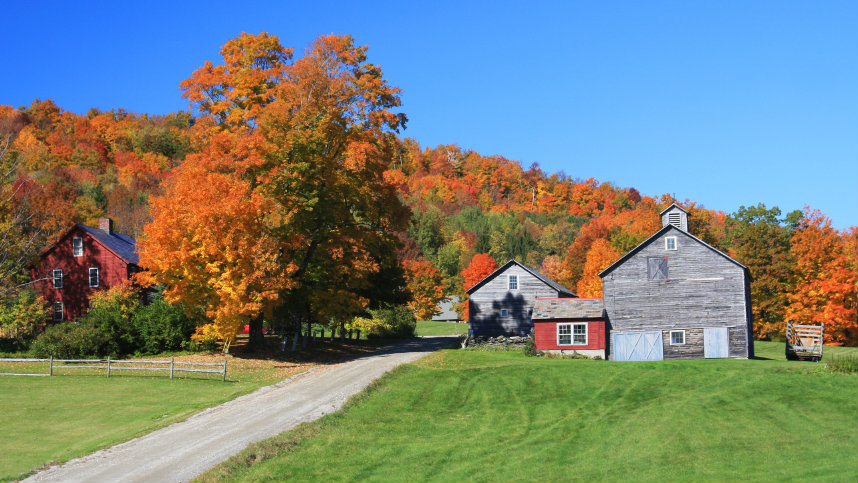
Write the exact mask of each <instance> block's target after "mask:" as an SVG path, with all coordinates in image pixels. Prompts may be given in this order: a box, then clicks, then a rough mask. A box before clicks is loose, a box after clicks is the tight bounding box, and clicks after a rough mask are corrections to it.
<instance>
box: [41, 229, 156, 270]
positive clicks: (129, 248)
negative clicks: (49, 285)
mask: <svg viewBox="0 0 858 483" xmlns="http://www.w3.org/2000/svg"><path fill="white" fill-rule="evenodd" d="M75 228H80V229H81V230H83V231H85V232H86V233H88V234H89V235H90V236H91V237H93V238H94V239H95V240H96V241H97V242H98V243H99V244H101V245H102V246H104V247H105V248H107V249H108V250H109V251H111V252H113V253H114V254H115V255H116V256H118V257H119V258H121V259H122V260H123V261H124V262H125V263H131V264H134V265H136V264H138V263H140V256H139V255H138V254H137V242H136V241H135V240H134V239H133V238H131V237H130V236H128V235H126V234H124V233H116V232H111V233H107V232H105V231H104V230H102V229H100V228H93V227H91V226H84V225H80V224H77V225H72V226H70V227H69V228H68V229H67V230H66V231H65V232H63V234H62V235H60V236H59V237H58V238H57V241H55V242H54V243H52V244H50V245H48V246H47V247H45V249H44V250H42V252H41V255H44V254H45V253H47V252H49V251H51V250H52V249H53V248H54V247H55V246H57V244H58V243H59V242H60V241H62V240H63V239H64V238H65V237H66V236H68V234H69V233H70V232H71V231H72V230H74V229H75Z"/></svg>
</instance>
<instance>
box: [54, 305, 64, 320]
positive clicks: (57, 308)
mask: <svg viewBox="0 0 858 483" xmlns="http://www.w3.org/2000/svg"><path fill="white" fill-rule="evenodd" d="M62 321H63V303H62V302H54V322H62Z"/></svg>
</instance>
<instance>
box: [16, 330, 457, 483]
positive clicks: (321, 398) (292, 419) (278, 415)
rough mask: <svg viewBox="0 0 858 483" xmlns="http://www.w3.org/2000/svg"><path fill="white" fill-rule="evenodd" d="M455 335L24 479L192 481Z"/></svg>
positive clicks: (291, 385) (271, 391) (414, 342)
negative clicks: (248, 446) (255, 443)
mask: <svg viewBox="0 0 858 483" xmlns="http://www.w3.org/2000/svg"><path fill="white" fill-rule="evenodd" d="M455 341H456V337H455V336H444V337H424V338H419V339H411V340H408V341H404V342H400V343H397V344H394V345H392V346H389V347H387V348H385V349H382V350H381V351H379V352H375V353H373V354H371V355H368V356H365V357H361V358H360V359H355V360H352V361H348V362H343V363H340V364H336V365H333V366H320V367H317V368H315V369H311V370H310V371H308V372H306V373H303V374H299V375H297V376H294V377H292V378H290V379H287V380H285V381H282V382H279V383H277V384H275V385H273V386H267V387H263V388H262V389H259V390H257V391H256V392H254V393H251V394H248V395H246V396H242V397H240V398H237V399H234V400H232V401H229V402H226V403H224V404H221V405H220V406H216V407H214V408H211V409H207V410H205V411H203V412H201V413H199V414H196V415H194V416H192V417H191V418H189V419H187V420H185V421H183V422H180V423H176V424H173V425H172V426H168V427H166V428H162V429H159V430H158V431H155V432H152V433H149V434H147V435H146V436H142V437H140V438H137V439H133V440H131V441H128V442H126V443H122V444H119V445H116V446H114V447H112V448H108V449H104V450H101V451H98V452H95V453H93V454H91V455H88V456H84V457H82V458H78V459H75V460H72V461H69V462H68V463H66V464H63V465H60V466H55V467H52V468H49V469H46V470H44V471H41V472H39V473H36V474H35V475H33V476H31V477H30V478H27V479H26V480H23V481H25V482H53V481H56V482H66V483H68V482H96V483H100V482H128V483H131V482H153V483H155V482H159V483H170V482H184V481H189V480H191V479H193V478H194V477H196V476H197V475H199V474H201V473H202V472H204V471H206V470H208V469H209V468H211V467H213V466H215V465H216V464H218V463H220V462H221V461H224V460H225V459H227V458H229V457H230V456H232V455H234V454H236V453H238V452H239V451H241V450H243V449H244V448H246V447H247V445H249V444H250V443H253V442H256V441H261V440H263V439H266V438H270V437H272V436H274V435H277V434H279V433H282V432H284V431H287V430H289V429H292V428H294V427H295V426H297V425H298V424H300V423H303V422H307V421H313V420H315V419H318V418H320V417H322V416H324V415H325V414H328V413H332V412H334V411H337V410H338V409H339V408H341V407H342V406H343V404H344V403H345V402H346V401H347V400H348V399H349V398H350V397H351V396H353V395H355V394H357V393H358V392H360V391H361V390H363V389H364V388H365V387H367V386H368V385H369V384H370V383H371V382H372V381H374V380H375V379H377V378H379V377H381V375H383V374H384V373H386V372H387V371H389V370H391V369H393V368H394V367H396V366H398V365H400V364H405V363H408V362H412V361H415V360H417V359H419V358H421V357H423V356H425V355H427V354H429V353H430V352H433V351H435V350H438V349H441V348H444V347H448V346H450V345H452V344H454V343H455Z"/></svg>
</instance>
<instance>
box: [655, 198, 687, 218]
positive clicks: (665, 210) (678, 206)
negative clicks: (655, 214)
mask: <svg viewBox="0 0 858 483" xmlns="http://www.w3.org/2000/svg"><path fill="white" fill-rule="evenodd" d="M674 206H675V207H677V208H679V209H680V210H682V211H684V212H685V213H688V210H686V209H685V208H683V207H682V206H680V204H679V203H677V202H675V201H674V202H673V203H671V204H670V206H668V207H667V208H665V209H664V210H662V212H661V213H659V216H664V214H665V213H667V212H668V211H670V209H671V208H673V207H674Z"/></svg>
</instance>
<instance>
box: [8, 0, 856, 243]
mask: <svg viewBox="0 0 858 483" xmlns="http://www.w3.org/2000/svg"><path fill="white" fill-rule="evenodd" d="M3 10H4V18H3V21H2V28H0V52H2V57H3V62H0V104H10V105H13V106H16V107H17V106H21V105H27V104H29V103H30V102H31V101H32V100H33V99H35V98H41V99H48V98H50V99H53V100H54V101H55V102H56V103H57V104H59V105H60V106H61V107H63V108H64V109H66V110H70V111H74V112H78V113H85V112H86V111H87V110H89V108H91V107H98V108H101V109H104V110H107V109H112V108H117V107H122V108H124V109H127V110H129V111H135V112H148V113H154V114H165V113H168V112H171V111H175V110H178V109H187V108H188V106H187V103H186V102H185V101H184V100H183V99H182V98H181V95H180V91H179V82H180V81H181V80H182V79H184V78H186V77H188V76H189V75H190V74H191V72H192V71H193V70H194V69H195V68H197V67H198V66H199V65H201V64H202V63H203V62H204V61H205V60H213V61H217V60H218V59H219V57H218V50H219V48H220V46H221V45H222V44H223V43H224V42H226V41H227V40H228V39H230V38H232V37H234V36H235V35H238V34H239V33H240V32H242V31H246V32H252V33H258V32H260V31H263V30H265V31H268V32H269V33H272V34H274V35H277V36H279V37H280V40H281V42H282V43H283V44H284V45H285V46H287V47H295V48H296V50H297V51H298V52H300V51H301V50H303V48H304V47H306V46H307V45H308V44H309V43H310V42H311V41H312V39H313V38H315V37H316V36H318V35H321V34H326V33H341V34H350V35H353V36H354V37H355V38H356V40H357V42H358V43H360V44H365V45H368V46H369V48H370V50H369V60H370V61H371V62H373V63H376V64H379V65H380V66H381V67H382V68H383V69H384V72H385V77H386V78H387V79H388V81H389V82H390V83H391V84H393V85H396V86H399V87H400V88H402V90H403V96H402V98H403V103H404V106H403V111H404V112H405V113H406V114H407V115H408V117H409V119H410V122H409V124H408V129H407V130H405V131H404V133H403V134H404V135H405V136H408V137H413V138H415V139H417V140H418V141H419V142H420V143H421V144H422V145H424V146H435V145H438V144H454V143H455V144H458V145H459V146H461V147H462V148H465V149H473V150H475V151H478V152H480V153H482V154H485V155H490V154H499V155H502V156H505V157H507V158H510V159H516V160H518V161H520V162H521V163H522V165H524V166H525V168H526V167H528V166H529V165H530V164H531V163H533V162H538V163H539V164H540V165H541V166H542V168H543V170H545V171H547V172H556V171H561V170H562V171H564V172H565V173H566V174H567V175H569V176H571V177H573V178H581V179H587V178H590V177H594V178H596V179H598V180H600V181H608V182H611V183H612V184H615V185H618V186H632V187H635V188H637V189H638V190H640V191H641V192H642V193H644V194H647V195H652V196H657V195H660V194H663V193H675V195H676V196H677V197H678V198H679V199H685V198H689V199H692V200H695V201H697V202H699V203H702V204H703V205H704V206H706V207H707V208H711V209H717V210H723V211H725V212H728V213H730V212H733V211H735V210H736V209H738V207H739V206H740V205H746V206H747V205H755V204H757V203H765V204H766V205H768V206H775V205H776V206H779V207H780V208H781V209H782V210H783V211H784V212H787V211H791V210H793V209H800V208H802V207H803V206H804V205H806V204H807V205H810V206H811V207H813V208H819V209H821V210H822V211H823V212H824V213H826V214H827V215H828V216H829V217H830V218H831V219H832V221H833V223H834V225H835V226H836V227H837V228H845V227H847V226H853V225H858V2H855V1H854V0H852V1H836V0H826V1H822V2H811V1H804V2H795V1H759V0H750V1H724V2H712V1H696V2H695V1H675V2H672V1H647V2H633V1H628V2H617V1H606V2H590V1H586V2H585V1H580V2H539V1H532V2H502V1H492V2H467V3H460V2H444V1H436V2H407V1H399V2H354V1H350V2H318V1H316V2H310V1H303V2H273V1H270V2H255V1H250V0H247V1H241V2H234V3H227V2H217V1H213V2H208V1H207V2H157V1H155V2H139V3H130V2H86V1H80V2H41V3H40V4H39V6H38V7H34V6H31V5H25V2H14V3H10V4H9V5H6V6H4V9H3Z"/></svg>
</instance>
